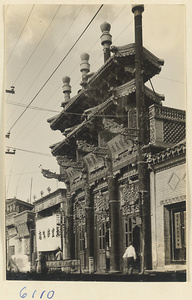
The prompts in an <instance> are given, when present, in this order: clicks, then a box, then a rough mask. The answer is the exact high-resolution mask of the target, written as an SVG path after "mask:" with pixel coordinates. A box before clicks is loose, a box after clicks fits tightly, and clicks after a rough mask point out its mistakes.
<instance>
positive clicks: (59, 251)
mask: <svg viewBox="0 0 192 300" xmlns="http://www.w3.org/2000/svg"><path fill="white" fill-rule="evenodd" d="M55 258H56V260H62V259H63V253H62V251H61V248H60V247H58V248H57V253H56V254H55Z"/></svg>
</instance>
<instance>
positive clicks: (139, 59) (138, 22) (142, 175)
mask: <svg viewBox="0 0 192 300" xmlns="http://www.w3.org/2000/svg"><path fill="white" fill-rule="evenodd" d="M143 11H144V6H143V5H133V7H132V12H133V13H134V19H135V69H136V70H135V80H136V107H137V111H138V126H139V130H138V176H139V200H140V217H141V237H140V238H141V265H140V268H141V272H142V273H143V272H144V270H145V269H149V268H150V267H151V266H150V261H151V229H150V197H149V180H150V179H149V172H148V171H147V164H146V161H145V158H144V153H143V146H144V145H147V144H148V142H149V130H148V108H147V106H146V104H145V95H144V80H143V74H144V67H143V44H142V12H143Z"/></svg>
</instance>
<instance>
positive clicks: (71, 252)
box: [66, 182, 75, 259]
mask: <svg viewBox="0 0 192 300" xmlns="http://www.w3.org/2000/svg"><path fill="white" fill-rule="evenodd" d="M66 186H67V195H66V196H67V216H66V227H67V228H66V234H67V258H68V259H74V258H75V237H74V233H73V198H72V196H71V192H70V183H69V182H66Z"/></svg>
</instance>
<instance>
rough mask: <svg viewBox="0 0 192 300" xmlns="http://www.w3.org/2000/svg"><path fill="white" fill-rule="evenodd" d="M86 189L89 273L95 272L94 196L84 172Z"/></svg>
mask: <svg viewBox="0 0 192 300" xmlns="http://www.w3.org/2000/svg"><path fill="white" fill-rule="evenodd" d="M84 182H85V183H84V191H85V213H86V229H85V230H86V235H87V252H86V257H87V258H88V266H89V273H94V198H93V194H92V189H91V188H90V186H89V183H88V174H87V172H85V173H84Z"/></svg>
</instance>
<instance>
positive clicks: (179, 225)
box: [174, 212, 182, 249]
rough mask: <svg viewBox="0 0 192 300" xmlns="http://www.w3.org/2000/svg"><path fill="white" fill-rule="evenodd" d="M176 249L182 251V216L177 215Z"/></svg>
mask: <svg viewBox="0 0 192 300" xmlns="http://www.w3.org/2000/svg"><path fill="white" fill-rule="evenodd" d="M174 215H175V248H176V249H181V248H182V244H181V214H180V212H178V213H175V214H174Z"/></svg>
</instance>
